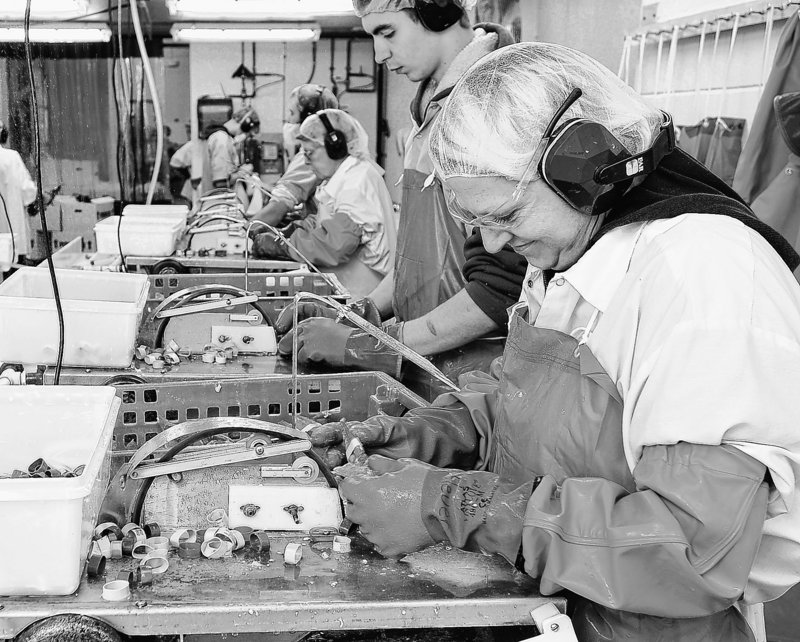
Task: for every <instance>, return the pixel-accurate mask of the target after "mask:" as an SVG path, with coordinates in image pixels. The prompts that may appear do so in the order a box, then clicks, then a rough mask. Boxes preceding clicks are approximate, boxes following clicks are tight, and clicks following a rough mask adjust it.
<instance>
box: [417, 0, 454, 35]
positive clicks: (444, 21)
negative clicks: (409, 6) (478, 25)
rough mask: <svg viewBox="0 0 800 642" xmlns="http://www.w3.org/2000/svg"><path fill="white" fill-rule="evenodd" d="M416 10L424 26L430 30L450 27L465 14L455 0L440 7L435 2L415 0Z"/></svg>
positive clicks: (450, 0)
mask: <svg viewBox="0 0 800 642" xmlns="http://www.w3.org/2000/svg"><path fill="white" fill-rule="evenodd" d="M414 11H415V12H416V14H417V17H418V18H419V21H420V22H421V23H422V26H423V27H425V28H426V29H428V31H436V32H439V31H444V30H445V29H449V28H450V27H452V26H453V25H454V24H455V23H457V22H458V21H459V20H461V18H462V17H463V15H464V10H463V9H462V8H461V7H459V6H458V5H457V4H456V3H455V2H453V0H449V2H448V3H447V4H446V5H445V6H443V7H440V6H439V5H438V4H436V3H435V2H424V1H423V0H415V2H414Z"/></svg>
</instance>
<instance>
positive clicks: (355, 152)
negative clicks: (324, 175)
mask: <svg viewBox="0 0 800 642" xmlns="http://www.w3.org/2000/svg"><path fill="white" fill-rule="evenodd" d="M319 114H325V115H326V116H327V117H328V120H329V121H330V123H331V126H332V127H333V128H334V129H338V130H339V131H340V132H342V134H343V135H344V137H345V140H347V152H348V153H349V154H350V156H355V157H356V158H359V159H361V160H372V157H371V156H370V153H369V135H368V134H367V131H366V130H365V129H364V127H363V125H362V124H361V123H359V122H358V121H357V120H356V119H355V118H353V117H352V116H351V115H350V114H348V113H346V112H343V111H342V110H341V109H321V110H320V111H318V112H317V113H316V114H312V115H311V116H309V117H308V118H306V119H305V120H304V121H303V124H302V125H300V134H299V135H298V136H297V138H298V140H308V141H311V142H313V143H317V144H318V145H324V144H325V141H324V139H325V133H326V131H327V130H326V129H325V125H323V124H322V121H321V120H320V119H319Z"/></svg>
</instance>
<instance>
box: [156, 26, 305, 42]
mask: <svg viewBox="0 0 800 642" xmlns="http://www.w3.org/2000/svg"><path fill="white" fill-rule="evenodd" d="M320 31H321V30H320V27H319V25H317V24H314V23H306V24H302V23H301V24H297V23H275V22H273V23H265V24H257V23H255V24H254V23H251V22H250V23H248V22H245V23H231V24H226V25H220V24H210V23H202V22H198V23H194V24H189V23H180V22H177V23H175V24H174V25H172V28H171V29H170V30H169V32H170V34H172V39H173V40H175V41H176V42H267V41H271V42H302V41H309V40H319V34H320Z"/></svg>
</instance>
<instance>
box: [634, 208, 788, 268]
mask: <svg viewBox="0 0 800 642" xmlns="http://www.w3.org/2000/svg"><path fill="white" fill-rule="evenodd" d="M637 253H638V254H640V255H645V256H647V258H648V259H649V260H650V261H667V262H669V263H671V264H674V265H679V266H682V268H683V269H684V270H694V269H701V268H703V267H705V266H708V265H709V264H715V265H727V266H730V265H734V264H735V265H740V266H742V267H744V266H748V265H749V266H751V265H753V264H754V263H757V262H766V263H767V264H775V265H781V264H782V263H783V262H782V261H781V259H780V257H779V256H778V254H777V253H776V252H775V251H774V250H773V249H772V247H771V246H770V244H769V242H768V241H767V240H766V239H765V238H764V237H763V236H762V235H761V234H759V233H758V232H757V231H756V230H754V229H753V228H751V227H749V226H747V225H745V224H744V223H743V222H742V221H741V220H739V219H736V218H733V217H731V216H724V215H719V214H703V213H696V214H694V213H692V214H682V215H680V216H676V217H674V218H669V219H660V220H656V221H651V222H649V223H648V224H647V225H646V226H645V227H644V229H643V231H642V235H641V239H640V243H639V247H638V248H637Z"/></svg>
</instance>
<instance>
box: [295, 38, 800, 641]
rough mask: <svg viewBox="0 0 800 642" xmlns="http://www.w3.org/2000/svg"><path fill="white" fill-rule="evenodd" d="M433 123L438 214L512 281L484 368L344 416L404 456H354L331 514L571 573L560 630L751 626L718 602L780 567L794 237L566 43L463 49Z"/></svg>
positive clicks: (757, 588) (794, 577) (746, 633)
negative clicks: (341, 507)
mask: <svg viewBox="0 0 800 642" xmlns="http://www.w3.org/2000/svg"><path fill="white" fill-rule="evenodd" d="M576 89H579V90H582V95H581V94H580V93H578V92H576V91H575V90H576ZM486 96H491V100H486ZM430 145H431V155H432V158H433V160H434V163H435V165H436V171H437V174H438V175H439V176H441V177H442V179H443V180H444V182H445V185H446V188H447V190H448V192H449V196H450V202H451V203H452V205H453V209H452V210H451V211H453V212H454V213H455V214H457V215H458V216H460V217H462V218H465V219H468V220H470V221H471V222H472V224H473V225H476V226H481V228H482V229H483V242H484V244H485V245H486V248H487V249H488V250H489V251H496V250H498V249H499V248H500V247H502V246H503V245H504V244H506V243H510V244H511V245H512V247H514V248H515V249H516V251H517V252H519V253H520V254H521V255H523V256H524V257H525V258H526V260H527V262H528V264H529V266H530V268H529V272H528V277H527V279H526V284H525V291H524V296H523V298H522V301H521V302H520V303H519V304H518V305H517V306H515V309H514V311H513V312H512V315H511V319H510V331H509V336H508V342H507V345H506V351H505V354H504V355H503V359H502V360H500V359H498V360H497V362H495V369H494V370H493V371H492V373H491V374H482V373H473V374H472V375H470V376H468V377H464V383H465V386H464V388H463V389H462V391H461V392H460V393H453V394H447V395H443V396H441V397H440V398H439V399H437V400H436V402H434V404H433V406H432V407H430V408H421V409H418V410H412V411H411V412H410V413H408V414H407V415H405V416H404V417H402V418H392V417H374V418H371V419H369V420H367V421H366V422H363V423H361V424H353V425H351V426H350V433H351V434H355V435H356V436H359V437H361V438H362V441H363V442H364V444H365V446H367V447H368V448H371V450H372V452H377V453H380V454H383V455H390V456H392V457H416V458H418V459H420V460H422V461H417V460H415V459H400V460H399V461H395V460H392V459H388V458H386V457H374V456H373V457H370V459H369V462H368V463H369V466H370V468H372V469H373V471H374V472H377V473H379V474H378V475H377V476H374V477H366V476H357V477H350V478H348V479H345V480H343V481H342V482H341V484H340V487H339V488H340V493H341V495H342V497H343V498H344V499H345V501H346V503H347V516H348V517H349V518H350V519H351V520H353V521H354V522H356V523H359V524H361V532H362V533H363V535H364V536H365V537H366V538H367V539H368V540H370V541H371V542H372V543H373V544H374V545H375V546H376V547H377V549H378V550H379V551H381V552H382V553H384V554H385V555H400V554H403V553H407V552H410V551H414V550H417V549H420V548H422V547H424V546H426V545H429V544H431V543H433V542H436V541H443V540H448V541H450V542H451V543H452V544H453V545H455V546H458V547H461V548H465V549H469V550H473V551H481V552H483V553H499V554H501V555H503V556H504V557H505V558H506V559H507V560H508V561H509V562H511V563H515V562H516V563H517V565H518V567H519V568H521V569H522V568H524V570H525V572H527V573H528V574H529V575H531V576H533V577H536V578H538V579H539V580H540V590H541V592H542V593H543V594H545V595H550V594H552V593H555V592H558V591H562V590H566V591H569V592H570V593H569V594H568V600H569V602H570V603H571V606H572V619H573V623H574V624H575V628H576V633H577V638H578V639H579V640H581V642H600V641H603V642H607V641H608V640H629V641H635V642H652V641H653V640H667V639H669V640H680V641H681V642H739V641H745V640H748V641H750V640H753V639H754V637H753V635H752V632H751V631H750V629H749V627H748V626H747V624H746V623H745V621H744V619H743V617H742V614H741V613H740V612H739V610H738V609H737V608H736V607H735V606H734V605H735V603H736V602H737V601H738V600H740V599H742V598H744V600H745V601H746V602H748V603H754V602H762V601H765V600H769V599H774V598H775V597H777V596H779V595H781V593H783V592H784V591H786V590H787V589H788V588H789V587H791V586H792V585H794V584H795V583H797V582H798V580H799V579H800V563H799V562H800V488H799V487H798V484H799V483H800V439H798V437H797V417H799V416H800V396H798V394H797V390H798V389H799V388H800V286H798V284H797V282H796V281H795V279H794V277H793V276H792V273H791V269H792V268H794V267H796V266H797V265H798V263H799V262H800V257H798V255H797V253H796V252H795V251H794V250H793V249H792V248H791V246H790V245H789V244H788V243H787V242H786V240H785V239H783V238H782V237H781V236H780V235H779V234H777V233H776V232H775V231H774V230H772V229H771V228H770V227H769V226H767V225H766V224H764V223H763V222H761V221H759V220H758V219H757V218H756V217H755V216H754V215H753V213H752V211H751V210H750V209H749V208H748V207H747V206H746V205H745V204H744V202H743V201H742V199H741V198H740V197H739V196H738V195H737V194H736V193H735V192H734V191H733V190H731V189H730V188H729V187H728V186H727V185H726V184H725V183H724V182H723V181H722V180H721V179H719V178H718V177H716V176H715V175H714V174H712V173H711V172H709V171H708V170H707V169H706V168H704V167H703V166H702V165H701V164H700V163H698V162H697V161H696V160H694V159H693V158H691V157H690V156H689V155H688V154H686V153H685V152H683V151H682V150H680V149H676V148H675V147H674V130H673V125H672V122H671V119H670V118H669V116H668V115H667V114H664V113H663V112H660V111H658V110H656V109H654V108H652V107H650V106H649V105H648V104H647V103H646V102H645V101H644V100H643V99H642V98H641V97H640V96H639V95H638V94H636V93H635V92H634V91H633V90H632V89H631V88H630V87H628V86H627V85H625V84H624V83H623V82H622V81H621V80H620V79H619V78H617V77H616V76H614V75H613V74H612V73H611V72H610V71H609V70H608V69H607V68H606V67H604V66H603V65H601V64H600V63H598V62H596V61H594V60H592V59H591V58H589V57H588V56H586V55H585V54H582V53H580V52H577V51H574V50H571V49H568V48H566V47H562V46H559V45H551V44H545V43H522V44H519V45H512V46H511V47H507V48H505V49H502V50H500V51H498V52H495V53H493V54H490V55H489V56H486V57H485V58H484V59H482V60H481V61H479V62H478V63H476V64H475V65H474V66H473V67H472V68H471V69H470V70H469V71H468V72H467V74H466V75H465V76H464V78H463V79H462V80H461V81H460V82H459V84H458V85H457V86H456V88H455V89H454V90H453V93H452V95H451V97H450V99H449V101H448V102H447V104H446V105H445V107H444V109H443V111H442V114H441V116H440V117H439V121H438V122H437V124H436V126H435V127H434V131H433V132H432V133H431V140H430ZM587 150H588V151H587ZM528 284H530V285H528ZM341 432H342V429H341V427H339V426H335V425H334V426H318V427H316V428H313V429H312V430H311V433H310V437H311V439H312V442H314V443H317V444H320V445H322V444H325V443H334V442H336V441H337V440H338V439H339V437H340V435H341ZM423 462H425V463H423ZM463 468H469V469H472V470H463Z"/></svg>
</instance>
